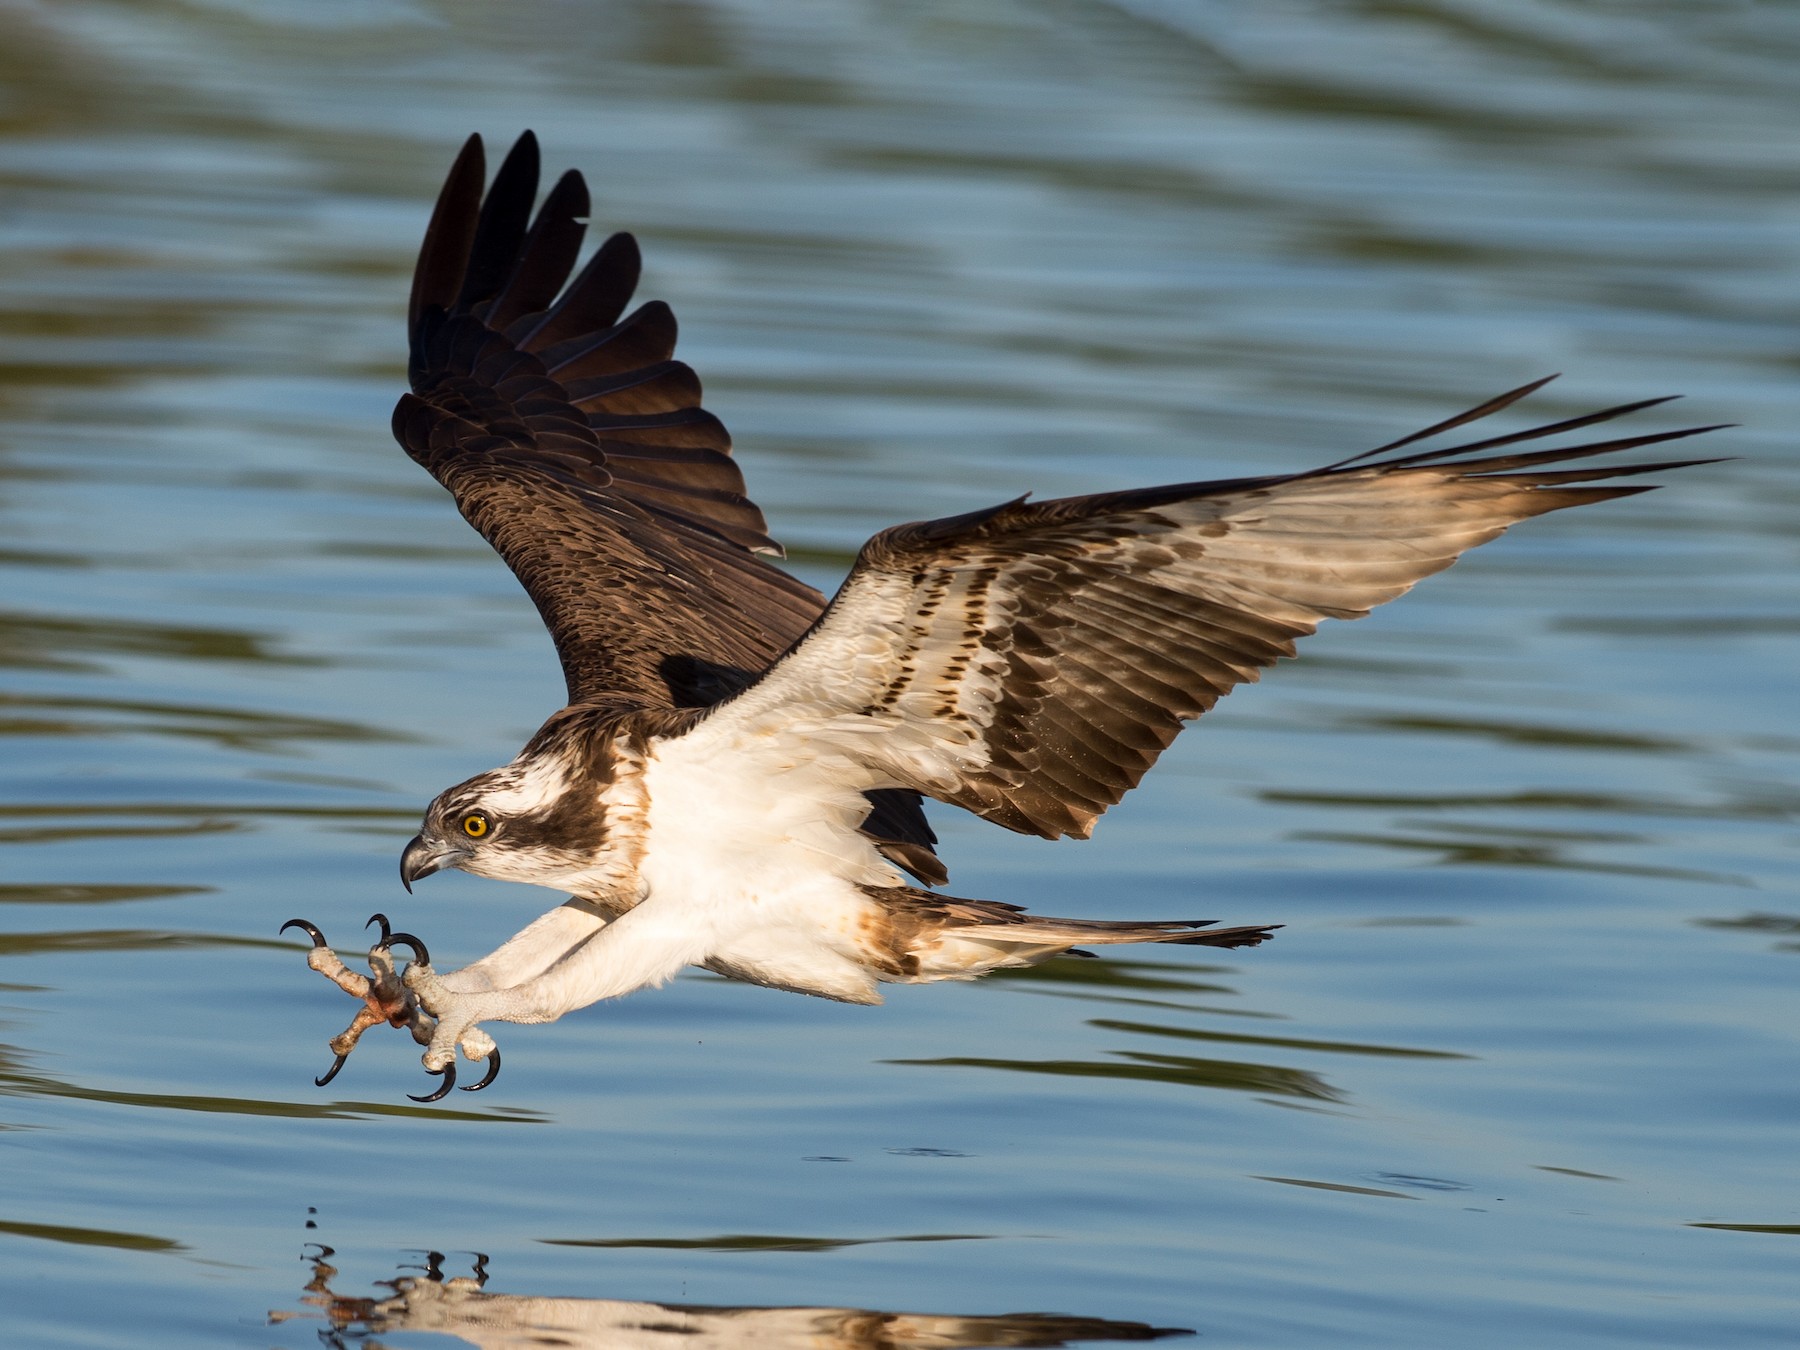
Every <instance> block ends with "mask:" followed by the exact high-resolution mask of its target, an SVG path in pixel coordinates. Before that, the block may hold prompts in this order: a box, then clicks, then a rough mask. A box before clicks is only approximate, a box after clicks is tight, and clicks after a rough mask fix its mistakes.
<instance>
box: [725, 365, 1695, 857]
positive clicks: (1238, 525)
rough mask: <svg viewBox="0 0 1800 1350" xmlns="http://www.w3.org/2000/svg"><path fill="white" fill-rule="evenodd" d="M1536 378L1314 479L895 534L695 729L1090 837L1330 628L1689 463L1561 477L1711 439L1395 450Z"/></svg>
mask: <svg viewBox="0 0 1800 1350" xmlns="http://www.w3.org/2000/svg"><path fill="white" fill-rule="evenodd" d="M1538 383H1539V384H1541V383H1543V382H1542V381H1539V382H1538ZM1537 387H1538V385H1529V386H1526V387H1525V388H1524V389H1521V390H1515V391H1513V392H1512V393H1511V394H1508V395H1503V396H1501V397H1500V398H1498V399H1495V400H1493V401H1491V402H1490V403H1487V404H1484V405H1482V406H1481V407H1480V408H1477V409H1474V410H1472V411H1471V412H1469V413H1465V414H1463V415H1462V416H1460V417H1457V418H1453V419H1451V420H1450V421H1448V422H1445V423H1441V424H1439V426H1437V427H1433V428H1430V429H1428V430H1427V431H1425V432H1421V433H1419V434H1418V435H1417V436H1412V437H1408V438H1406V440H1405V441H1401V442H1396V443H1395V444H1394V445H1392V446H1388V447H1384V448H1383V449H1382V450H1381V451H1375V452H1370V455H1364V456H1357V457H1356V458H1355V459H1352V460H1348V461H1343V462H1341V463H1339V464H1335V465H1330V466H1327V467H1325V468H1323V469H1318V470H1314V471H1312V472H1309V473H1301V474H1295V475H1291V476H1287V477H1272V478H1258V479H1240V480H1233V481H1229V482H1215V483H1186V484H1179V485H1175V486H1171V487H1161V488H1149V489H1144V490H1141V491H1133V492H1115V493H1106V494H1102V495H1098V496H1090V497H1072V498H1067V499H1064V500H1061V501H1049V502H1042V503H1037V504H1030V503H1027V502H1025V501H1023V500H1020V501H1014V502H1009V503H1007V504H1005V505H1003V506H998V507H994V508H992V509H990V510H985V511H977V512H974V513H972V514H969V515H964V516H958V517H954V518H951V519H946V520H937V521H930V522H926V523H922V524H913V525H903V526H899V527H896V528H894V529H891V530H887V531H884V532H883V533H881V534H879V535H877V536H875V538H873V539H872V540H870V541H869V543H868V544H867V545H866V546H865V547H864V549H863V551H862V554H861V557H860V558H859V559H858V561H857V565H856V568H855V570H854V571H853V572H852V573H851V575H850V577H849V579H848V580H847V581H846V582H845V584H844V586H843V588H842V590H840V591H839V593H838V595H837V598H836V599H835V600H834V601H833V602H832V606H831V609H830V610H829V611H828V613H827V615H826V617H825V619H824V620H823V621H822V622H821V624H820V626H819V627H818V628H817V629H815V630H814V631H813V633H812V634H811V635H810V636H808V637H807V638H806V640H805V641H804V642H803V643H801V644H800V646H799V647H797V648H796V649H795V650H794V651H793V652H791V653H790V654H789V655H788V656H786V657H785V658H784V659H783V660H782V661H781V662H780V663H778V664H777V665H776V666H775V667H774V668H773V669H772V670H771V671H770V672H769V674H768V675H767V676H765V677H764V678H763V679H762V680H761V681H760V682H759V683H758V684H756V685H755V686H753V687H752V688H751V689H749V690H748V691H746V692H745V693H744V694H742V695H740V696H738V697H737V698H736V699H734V700H732V701H730V702H728V703H726V704H724V705H722V706H721V707H720V708H719V709H717V710H716V711H715V712H713V713H712V714H710V715H709V716H708V717H707V719H706V720H705V721H703V722H702V723H701V724H700V725H699V727H697V728H696V729H695V732H693V733H690V734H699V735H706V736H711V737H715V738H718V739H719V740H720V741H721V743H727V742H729V743H731V744H733V745H735V746H736V747H737V748H740V749H749V748H753V747H754V748H756V749H757V752H758V753H762V754H763V755H764V756H765V757H767V756H768V755H769V754H770V753H771V752H770V750H769V749H768V746H769V745H771V744H772V745H774V746H776V747H778V748H779V750H780V752H781V754H782V755H784V756H785V758H786V760H787V761H788V762H798V763H804V764H813V765H819V766H821V767H823V768H825V769H826V770H827V771H828V772H829V773H830V774H831V775H832V779H833V781H834V782H835V783H837V784H840V785H842V786H846V787H858V788H861V787H866V786H871V785H887V786H904V787H910V788H915V789H917V790H918V791H921V792H924V793H926V794H927V795H929V796H933V797H936V798H939V799H940V800H942V801H946V802H951V803H954V804H956V805H958V806H963V807H966V808H968V809H969V810H971V811H973V812H975V813H976V814H977V815H980V816H983V817H985V818H987V819H989V820H992V821H994V822H996V823H998V824H1001V825H1005V826H1007V827H1008V828H1010V829H1014V830H1018V831H1021V832H1023V833H1027V834H1038V835H1043V836H1046V837H1056V836H1058V835H1076V836H1086V835H1087V834H1088V833H1089V832H1090V831H1091V830H1092V828H1093V825H1094V822H1095V820H1096V818H1097V817H1098V816H1099V815H1100V814H1101V813H1102V812H1103V811H1105V810H1106V809H1107V807H1109V806H1111V805H1112V804H1113V803H1114V802H1116V801H1118V800H1119V798H1120V797H1122V796H1123V795H1124V794H1125V793H1126V792H1127V791H1128V790H1130V789H1131V788H1132V787H1133V786H1135V785H1136V784H1137V782H1138V780H1139V779H1140V778H1142V777H1143V775H1144V773H1145V771H1146V770H1147V769H1149V767H1150V765H1151V764H1152V763H1154V762H1155V760H1156V757H1157V756H1158V755H1159V754H1161V752H1162V751H1163V749H1164V748H1165V747H1167V746H1168V744H1169V743H1170V741H1172V740H1173V739H1174V738H1175V735H1176V733H1177V732H1179V731H1180V730H1181V727H1182V724H1183V723H1184V722H1186V721H1187V720H1188V719H1190V718H1194V717H1198V716H1199V715H1200V714H1202V713H1204V712H1205V711H1207V709H1209V708H1211V707H1212V706H1213V704H1214V703H1215V702H1217V701H1218V699H1219V698H1221V697H1222V696H1223V695H1225V694H1226V693H1227V692H1229V691H1230V690H1231V689H1232V688H1234V687H1235V686H1236V685H1238V684H1241V683H1243V682H1245V681H1248V680H1255V679H1257V678H1259V674H1260V672H1261V670H1262V669H1263V668H1264V667H1266V666H1269V665H1272V664H1273V663H1274V662H1275V661H1277V660H1279V659H1280V658H1282V657H1284V656H1292V655H1293V654H1294V640H1295V639H1296V638H1299V637H1302V636H1305V635H1306V634H1309V633H1311V632H1313V631H1314V630H1315V629H1316V628H1317V626H1318V624H1319V622H1320V621H1321V620H1322V619H1327V618H1333V619H1354V618H1359V617H1361V616H1362V615H1364V614H1366V613H1368V612H1369V610H1370V609H1372V608H1374V607H1375V606H1376V605H1380V604H1383V603H1385V602H1387V601H1389V600H1392V599H1394V598H1395V597H1396V596H1398V595H1401V594H1403V593H1404V592H1405V591H1407V590H1408V589H1410V588H1411V587H1412V586H1413V585H1414V584H1415V583H1416V582H1418V581H1419V580H1420V579H1421V578H1423V577H1426V576H1429V575H1431V574H1432V573H1433V572H1437V571H1440V570H1441V569H1443V568H1445V567H1448V566H1449V565H1450V564H1451V563H1452V562H1454V561H1455V560H1456V558H1457V557H1458V556H1459V555H1460V554H1462V553H1463V552H1465V551H1466V550H1468V549H1471V548H1473V547H1475V546H1476V545H1478V544H1482V543H1485V542H1487V541H1488V540H1490V539H1492V538H1494V537H1495V536H1496V535H1498V534H1500V533H1501V532H1502V531H1504V530H1505V529H1506V528H1507V527H1508V526H1509V525H1512V524H1514V523H1515V522H1517V521H1520V520H1524V519H1526V518H1528V517H1530V516H1536V515H1541V514H1543V513H1545V512H1547V511H1555V510H1559V509H1561V508H1563V507H1569V506H1578V505H1582V504H1584V503H1587V502H1596V501H1603V500H1606V499H1608V498H1611V497H1620V496H1626V495H1629V494H1631V493H1635V492H1643V491H1647V490H1648V489H1647V488H1645V487H1643V486H1583V485H1582V484H1584V483H1586V482H1590V481H1592V480H1601V479H1608V478H1617V477H1622V476H1625V475H1630V474H1637V473H1644V472H1648V471H1651V470H1654V469H1662V468H1676V467H1682V465H1680V464H1672V463H1671V464H1650V465H1623V466H1621V465H1607V464H1594V463H1587V464H1583V465H1581V466H1578V467H1574V468H1561V469H1558V468H1551V467H1549V466H1551V465H1554V464H1557V463H1559V462H1561V461H1570V460H1579V459H1584V458H1586V457H1588V456H1593V455H1598V454H1602V453H1604V452H1607V451H1614V450H1624V449H1628V448H1631V447H1634V446H1642V445H1649V444H1654V443H1657V442H1660V441H1667V440H1673V439H1676V438H1678V437H1681V436H1687V435H1693V434H1696V432H1698V431H1703V430H1711V429H1712V428H1692V429H1687V430H1681V431H1671V432H1662V433H1656V434H1651V435H1646V436H1636V437H1630V438H1626V439H1618V440H1611V441H1604V442H1598V443H1589V444H1583V445H1577V446H1571V447H1565V448H1562V449H1553V450H1543V451H1537V452H1532V453H1527V452H1519V451H1512V452H1509V453H1502V454H1486V455H1483V454H1481V453H1480V452H1482V451H1489V450H1493V449H1496V448H1498V447H1502V446H1511V445H1513V444H1515V443H1517V442H1522V441H1527V440H1531V439H1535V438H1537V437H1542V436H1548V435H1551V434H1554V433H1556V432H1559V431H1569V430H1573V429H1575V428H1578V427H1582V426H1587V425H1591V424H1593V423H1595V422H1599V421H1604V420H1606V419H1608V418H1611V417H1615V416H1618V415H1620V414H1622V413H1625V412H1630V411H1634V410H1636V409H1639V408H1643V407H1646V406H1649V404H1648V403H1639V404H1632V405H1628V406H1627V407H1623V408H1613V409H1608V410H1606V411H1604V412H1601V413H1594V414H1590V415H1588V416H1585V417H1579V418H1573V419H1569V420H1568V421H1564V422H1559V423H1555V424H1552V425H1550V426H1543V427H1537V428H1533V429H1531V430H1528V431H1525V432H1520V433H1515V434H1513V435H1508V436H1501V437H1497V438H1494V439H1490V440H1485V441H1479V442H1476V443H1474V444H1468V445H1462V446H1457V447H1454V448H1450V449H1442V450H1436V451H1431V450H1427V451H1423V452H1412V453H1408V454H1403V455H1402V454H1395V453H1394V451H1396V450H1398V449H1400V448H1401V447H1403V446H1406V445H1408V444H1411V443H1412V442H1414V441H1417V440H1418V439H1420V438H1421V437H1424V436H1426V435H1430V434H1433V433H1436V432H1440V431H1444V430H1448V429H1450V428H1452V427H1454V426H1458V425H1461V424H1463V423H1465V422H1468V421H1471V420H1473V419H1474V418H1476V417H1479V416H1483V415H1485V414H1487V413H1489V412H1493V411H1495V410H1497V409H1499V408H1502V407H1505V406H1506V405H1507V404H1509V403H1511V402H1513V401H1514V400H1516V399H1517V398H1519V397H1521V396H1522V395H1523V394H1525V393H1529V392H1530V391H1531V390H1532V389H1534V388H1537ZM1660 401H1661V400H1655V402H1660ZM1371 455H1372V456H1374V458H1371ZM1694 462H1697V461H1685V463H1694Z"/></svg>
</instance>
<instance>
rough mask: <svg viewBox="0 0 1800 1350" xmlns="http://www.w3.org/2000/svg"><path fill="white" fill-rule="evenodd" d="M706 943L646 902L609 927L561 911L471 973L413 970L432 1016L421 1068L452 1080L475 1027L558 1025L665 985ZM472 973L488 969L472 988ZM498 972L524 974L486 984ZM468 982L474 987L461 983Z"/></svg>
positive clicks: (409, 977) (418, 966) (687, 924)
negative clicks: (600, 1004) (568, 1016)
mask: <svg viewBox="0 0 1800 1350" xmlns="http://www.w3.org/2000/svg"><path fill="white" fill-rule="evenodd" d="M394 940H395V941H396V942H398V941H399V940H400V935H398V934H397V935H396V936H395V939H394ZM707 940H708V935H706V934H698V935H697V934H696V932H695V926H694V925H693V923H692V922H691V920H690V919H689V918H688V916H686V915H685V914H683V913H681V912H679V911H674V912H670V913H666V914H665V913H663V912H662V911H661V910H659V909H658V908H657V907H656V906H655V904H654V903H653V902H649V901H646V902H645V903H643V904H641V905H639V906H638V907H637V908H636V909H633V910H630V911H629V912H627V913H625V914H623V915H621V916H620V917H619V918H617V919H614V920H612V921H611V922H608V921H606V920H605V919H603V918H601V917H599V916H598V915H595V914H593V913H592V912H591V911H588V910H585V909H582V908H579V907H577V906H571V905H565V906H563V907H562V908H561V909H557V910H552V911H551V912H550V913H549V914H546V915H545V916H544V917H543V918H541V919H539V920H538V921H537V922H536V923H534V924H532V925H531V927H530V928H527V929H526V930H525V931H524V932H522V933H520V934H519V935H518V936H517V937H515V938H514V939H513V940H512V941H511V942H509V943H507V944H506V946H505V947H502V948H501V949H500V950H499V951H497V952H495V953H494V954H493V955H492V956H490V957H488V958H486V959H485V960H484V961H482V962H479V963H477V966H472V967H470V968H469V969H468V970H467V971H457V972H453V973H452V974H450V975H444V976H440V975H439V974H438V973H437V972H436V971H434V970H433V969H432V968H431V966H430V965H429V964H428V963H427V962H425V961H419V962H416V963H414V964H412V965H409V966H407V968H406V972H405V974H404V975H403V976H402V982H403V983H404V984H405V985H406V987H407V988H408V989H409V990H411V991H412V992H413V993H414V994H415V995H417V996H418V1000H419V1003H420V1005H421V1006H422V1007H423V1008H424V1009H425V1011H427V1012H428V1013H431V1014H432V1015H433V1016H435V1017H436V1018H437V1029H436V1030H435V1031H434V1032H433V1034H432V1036H431V1039H430V1046H429V1048H428V1049H427V1050H426V1052H425V1056H424V1064H425V1070H426V1072H427V1073H432V1074H444V1075H446V1077H447V1078H448V1076H449V1075H451V1074H452V1073H453V1070H452V1065H453V1063H454V1061H455V1058H456V1047H457V1045H458V1044H459V1043H460V1044H461V1045H462V1047H463V1053H464V1054H470V1045H471V1043H472V1041H473V1038H474V1037H476V1036H480V1035H481V1034H482V1033H481V1032H480V1028H479V1027H478V1025H477V1024H478V1023H480V1022H486V1021H497V1022H554V1021H555V1020H556V1019H557V1018H559V1017H561V1016H562V1015H563V1014H564V1013H566V1012H570V1011H573V1010H574V1009H576V1008H584V1007H586V1006H587V1005H588V1004H590V1003H594V1002H597V1001H598V1000H600V999H603V998H615V997H617V996H619V995H621V994H628V993H630V992H631V991H632V990H634V989H641V988H643V987H644V986H646V985H651V984H661V983H662V982H663V981H665V980H667V979H670V978H671V977H672V976H674V975H675V973H676V972H677V971H679V970H680V969H681V968H682V967H683V966H686V965H691V964H693V963H695V962H697V961H702V960H704V959H705V957H706V947H705V944H706V941H707ZM478 967H485V969H484V970H482V971H481V975H482V978H481V980H480V982H479V983H476V982H475V981H474V980H471V979H469V978H468V977H469V975H470V974H471V972H474V971H476V970H477V969H478ZM503 972H504V973H520V974H521V978H519V980H518V982H517V983H514V984H510V985H507V986H504V987H494V986H493V985H492V984H490V983H489V981H490V980H491V979H492V978H494V977H496V976H498V975H500V974H502V973H503ZM467 984H475V987H474V988H465V987H463V986H465V985H467ZM485 1039H486V1038H485V1037H483V1040H485ZM489 1044H491V1042H489ZM470 1057H471V1058H476V1057H477V1056H475V1055H472V1054H471V1055H470ZM490 1062H491V1061H490ZM443 1090H447V1088H446V1089H443Z"/></svg>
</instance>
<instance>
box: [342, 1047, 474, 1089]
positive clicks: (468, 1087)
mask: <svg viewBox="0 0 1800 1350" xmlns="http://www.w3.org/2000/svg"><path fill="white" fill-rule="evenodd" d="M487 1063H488V1066H487V1072H486V1073H484V1074H482V1075H481V1081H480V1082H479V1083H468V1084H465V1085H464V1087H463V1091H464V1092H480V1091H481V1089H483V1088H484V1087H486V1086H487V1085H488V1084H489V1083H491V1082H493V1081H494V1080H495V1079H496V1078H498V1077H499V1076H500V1047H499V1046H497V1045H496V1046H495V1047H494V1048H493V1049H492V1050H490V1051H488V1056H487ZM332 1072H334V1073H335V1072H336V1070H335V1069H334V1070H333V1071H332Z"/></svg>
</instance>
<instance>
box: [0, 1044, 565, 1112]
mask: <svg viewBox="0 0 1800 1350" xmlns="http://www.w3.org/2000/svg"><path fill="white" fill-rule="evenodd" d="M25 1064H26V1060H25V1055H24V1053H23V1052H21V1051H20V1050H19V1049H18V1048H17V1047H16V1046H10V1045H5V1044H0V1097H56V1098H64V1099H67V1100H72V1101H85V1102H105V1103H107V1104H109V1105H113V1106H133V1107H149V1108H151V1109H153V1110H159V1111H194V1112H199V1113H202V1114H205V1115H228V1116H276V1117H281V1118H284V1119H290V1120H364V1119H368V1118H370V1117H372V1116H398V1117H409V1118H412V1119H415V1120H444V1121H485V1122H487V1123H490V1124H509V1125H533V1124H542V1123H544V1122H546V1121H547V1120H548V1119H549V1117H547V1116H542V1115H539V1114H538V1113H536V1112H534V1111H529V1110H525V1109H522V1108H516V1107H515V1108H504V1109H500V1110H494V1111H459V1110H454V1109H444V1108H438V1107H425V1106H400V1105H395V1104H393V1103H387V1102H350V1101H336V1102H324V1103H311V1102H283V1101H267V1100H263V1099H259V1098H253V1097H213V1096H203V1095H200V1094H195V1093H178V1092H126V1091H122V1090H119V1089H114V1088H99V1087H85V1086H82V1085H81V1084H79V1083H71V1082H68V1081H66V1080H64V1079H60V1078H55V1077H52V1076H51V1075H49V1074H41V1073H33V1072H31V1071H30V1070H29V1069H28V1068H26V1067H25ZM7 1128H9V1127H8V1126H7V1125H5V1124H0V1130H3V1129H7Z"/></svg>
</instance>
